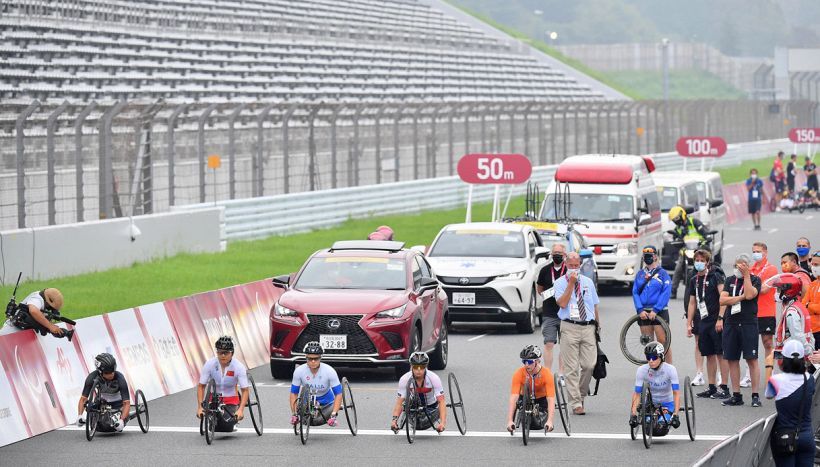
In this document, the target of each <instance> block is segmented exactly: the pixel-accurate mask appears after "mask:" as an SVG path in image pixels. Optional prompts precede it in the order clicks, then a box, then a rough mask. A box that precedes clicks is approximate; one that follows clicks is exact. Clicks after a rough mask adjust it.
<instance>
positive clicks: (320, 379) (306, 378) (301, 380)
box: [290, 363, 342, 405]
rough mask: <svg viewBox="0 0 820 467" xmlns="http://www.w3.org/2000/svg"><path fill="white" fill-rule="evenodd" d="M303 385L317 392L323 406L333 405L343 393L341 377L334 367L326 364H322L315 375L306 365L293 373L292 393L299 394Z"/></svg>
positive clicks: (300, 366)
mask: <svg viewBox="0 0 820 467" xmlns="http://www.w3.org/2000/svg"><path fill="white" fill-rule="evenodd" d="M303 384H304V385H307V386H308V387H309V388H310V389H312V390H313V391H314V392H316V397H317V400H318V401H319V403H320V404H321V405H327V404H330V403H332V402H333V400H334V399H335V397H336V396H338V395H339V394H341V393H342V384H341V383H340V382H339V375H338V374H337V373H336V370H334V369H333V367H332V366H330V365H328V364H326V363H320V364H319V368H317V369H316V373H313V372H312V371H311V370H310V367H309V366H308V365H307V364H306V363H305V364H303V365H299V366H298V367H297V368H296V370H294V372H293V381H291V385H290V392H291V393H292V394H299V389H301V387H302V385H303Z"/></svg>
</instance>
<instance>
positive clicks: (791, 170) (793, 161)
mask: <svg viewBox="0 0 820 467" xmlns="http://www.w3.org/2000/svg"><path fill="white" fill-rule="evenodd" d="M795 178H797V154H792V155H791V157H790V158H789V163H788V164H787V165H786V186H787V187H788V189H789V193H790V194H792V193H794V180H795Z"/></svg>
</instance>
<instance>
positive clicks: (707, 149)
mask: <svg viewBox="0 0 820 467" xmlns="http://www.w3.org/2000/svg"><path fill="white" fill-rule="evenodd" d="M675 149H676V150H677V151H678V154H680V155H681V156H683V157H720V156H722V155H724V154H726V141H725V140H724V139H723V138H721V137H719V136H684V137H682V138H680V139H678V142H677V143H676V144H675Z"/></svg>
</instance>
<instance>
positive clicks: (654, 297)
mask: <svg viewBox="0 0 820 467" xmlns="http://www.w3.org/2000/svg"><path fill="white" fill-rule="evenodd" d="M643 263H644V268H643V269H642V270H641V271H640V272H638V274H636V275H635V283H634V284H633V285H632V301H633V303H634V304H635V312H636V313H638V315H639V316H640V320H639V321H638V324H639V325H640V326H641V334H643V335H654V336H656V338H657V339H658V340H660V341H664V342H665V341H666V335H665V334H664V332H663V328H662V327H661V325H660V323H659V322H658V320H657V319H656V318H657V317H661V318H663V320H664V321H666V322H667V323H669V322H670V321H669V308H668V305H669V296H670V293H671V291H672V285H671V284H672V281H671V280H670V279H669V274H668V273H667V272H666V271H665V270H664V269H663V268H662V267H661V265H660V261H659V259H658V249H657V248H656V247H654V246H652V245H649V246H647V247H645V248H644V249H643ZM666 360H668V361H669V363H670V364H671V363H672V349H669V350H667V352H666Z"/></svg>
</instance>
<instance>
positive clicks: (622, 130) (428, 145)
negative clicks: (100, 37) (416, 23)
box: [0, 101, 818, 230]
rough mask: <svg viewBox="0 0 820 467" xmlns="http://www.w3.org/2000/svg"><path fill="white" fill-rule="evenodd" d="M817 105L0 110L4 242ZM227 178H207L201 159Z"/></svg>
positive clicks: (761, 131) (761, 129)
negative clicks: (22, 233) (14, 233)
mask: <svg viewBox="0 0 820 467" xmlns="http://www.w3.org/2000/svg"><path fill="white" fill-rule="evenodd" d="M817 110H818V104H817V103H812V102H808V101H791V102H781V103H780V105H779V106H777V108H776V109H774V108H772V107H770V106H769V105H768V103H761V102H755V101H684V102H668V103H664V102H661V101H641V102H601V101H595V102H574V103H557V102H534V101H533V102H523V101H522V102H491V101H487V102H373V103H366V102H359V103H343V102H333V103H329V102H302V103H281V102H280V103H271V102H224V103H199V102H189V103H169V102H163V101H159V102H122V101H119V102H79V103H76V102H75V103H70V102H64V103H62V104H59V105H57V104H52V103H40V102H36V101H35V102H25V103H13V102H6V103H3V104H0V129H2V130H5V131H0V160H2V165H0V230H7V229H12V228H25V227H35V226H43V225H53V224H61V223H71V222H82V221H86V220H95V219H104V218H112V217H120V216H126V215H133V214H144V213H155V212H165V211H168V210H170V207H171V206H180V205H186V204H192V203H203V202H211V203H212V202H214V201H225V200H233V199H243V198H251V197H261V196H270V195H276V194H289V193H296V192H305V191H317V190H323V189H336V188H344V187H357V186H366V185H378V184H382V183H385V182H399V181H409V180H420V179H426V178H437V177H445V176H451V175H453V174H454V173H455V168H456V163H457V160H458V158H459V157H460V156H461V155H463V154H466V153H470V152H503V153H514V152H517V153H523V154H525V155H527V156H528V157H529V158H530V160H531V161H532V162H533V165H549V164H554V163H557V162H559V161H561V160H562V159H563V158H564V157H565V156H567V155H570V154H583V153H610V152H611V153H632V154H653V153H659V152H664V151H670V150H673V148H674V143H675V141H676V139H677V138H678V137H679V136H681V135H719V136H722V137H724V138H725V139H726V140H727V141H729V142H730V143H731V142H740V141H753V140H759V139H772V138H780V137H783V136H784V135H785V134H786V133H787V132H788V130H789V129H790V128H792V127H799V126H816V123H815V120H816V116H817V114H818V112H817ZM214 154H215V155H220V156H222V160H223V163H222V167H220V168H219V169H208V168H207V158H208V156H209V155H214Z"/></svg>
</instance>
